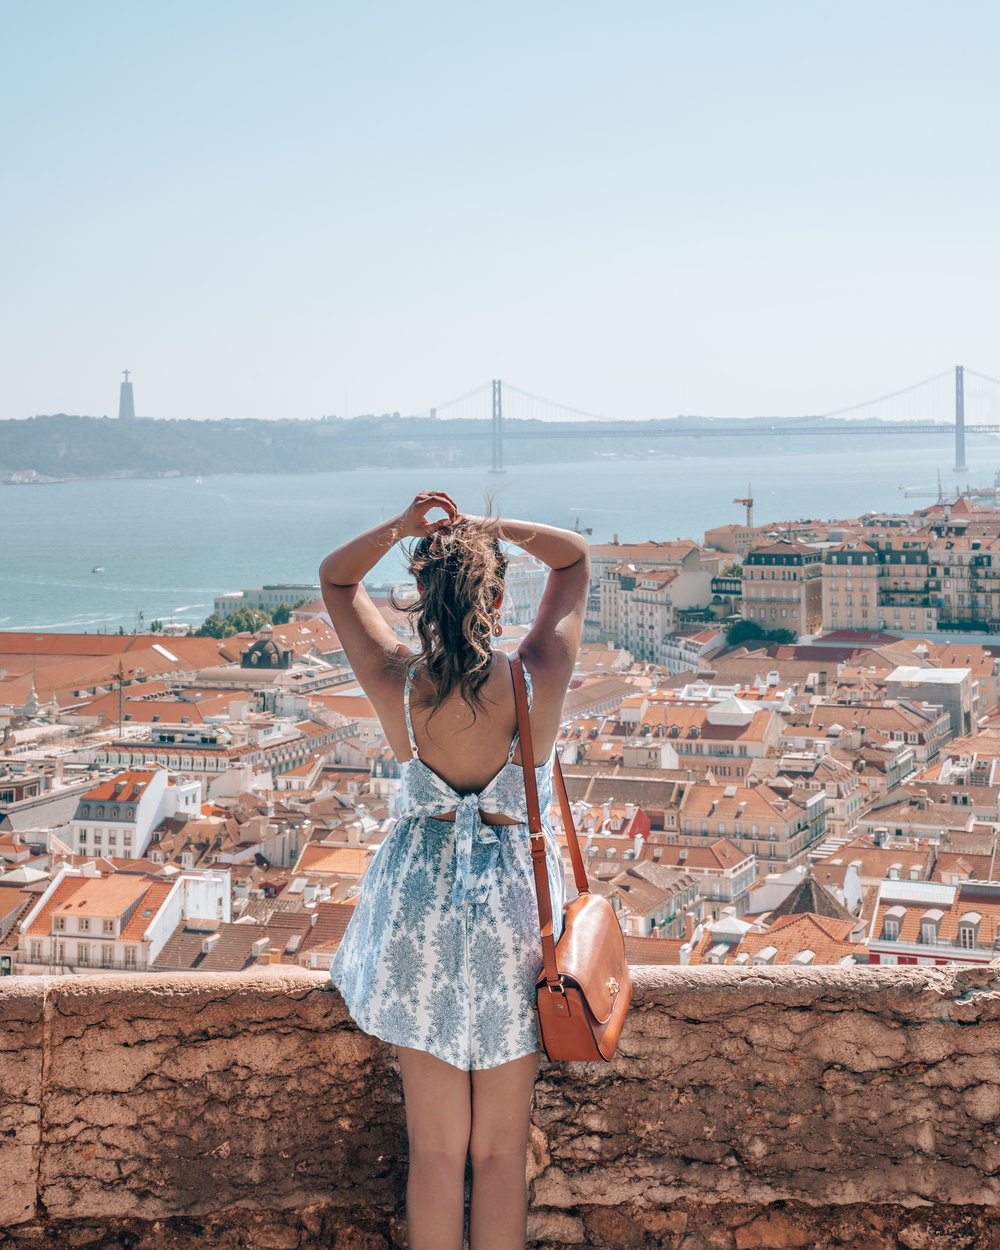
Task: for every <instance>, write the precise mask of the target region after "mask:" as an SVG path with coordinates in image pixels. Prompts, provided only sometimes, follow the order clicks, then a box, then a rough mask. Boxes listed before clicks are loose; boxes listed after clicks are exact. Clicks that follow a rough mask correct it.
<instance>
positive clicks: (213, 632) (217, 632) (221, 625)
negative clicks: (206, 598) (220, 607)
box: [194, 612, 236, 638]
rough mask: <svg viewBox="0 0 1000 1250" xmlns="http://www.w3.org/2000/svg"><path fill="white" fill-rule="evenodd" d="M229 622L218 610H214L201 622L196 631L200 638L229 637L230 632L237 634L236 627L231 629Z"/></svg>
mask: <svg viewBox="0 0 1000 1250" xmlns="http://www.w3.org/2000/svg"><path fill="white" fill-rule="evenodd" d="M228 626H229V622H228V621H224V620H223V619H222V617H221V616H220V615H219V614H218V612H213V613H212V615H211V616H206V617H205V619H204V621H202V623H201V628H200V629H196V630H195V631H194V632H195V634H196V635H197V636H198V637H199V638H228V637H229V635H230V634H235V633H236V630H235V629H229V628H228Z"/></svg>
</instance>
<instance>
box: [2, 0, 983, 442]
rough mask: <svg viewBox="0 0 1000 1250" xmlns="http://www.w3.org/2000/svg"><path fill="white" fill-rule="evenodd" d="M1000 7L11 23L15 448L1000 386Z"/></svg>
mask: <svg viewBox="0 0 1000 1250" xmlns="http://www.w3.org/2000/svg"><path fill="white" fill-rule="evenodd" d="M998 36H1000V5H997V4H996V3H995V0H984V2H975V0H973V2H961V0H960V2H959V3H954V4H943V3H941V2H940V0H935V2H934V3H921V2H919V0H861V2H859V0H838V3H817V2H814V0H794V2H792V3H779V2H776V0H753V2H751V0H740V2H738V3H727V2H714V0H687V2H685V3H672V2H671V0H655V2H652V3H630V2H629V0H623V2H622V3H618V4H611V3H608V2H607V0H604V3H601V4H596V3H591V2H589V0H531V2H530V3H523V2H522V0H507V2H506V3H504V4H487V3H485V2H484V0H456V2H455V3H451V4H442V3H436V2H435V0H421V3H413V2H412V0H408V2H406V3H390V2H380V0H369V2H367V3H362V2H361V0H355V2H354V3H350V4H348V3H340V2H338V0H290V2H289V3H278V0H267V2H266V3H261V2H258V0H170V3H169V4H155V5H154V4H145V3H136V0H130V2H129V3H124V2H120V3H119V2H113V0H5V3H3V5H2V6H0V83H2V86H0V93H2V97H0V98H2V102H3V108H2V120H0V128H2V135H3V148H2V160H3V170H4V191H3V194H2V196H0V231H2V238H3V243H4V262H3V297H2V303H0V307H2V313H0V342H2V347H0V352H2V355H3V364H2V374H0V376H2V378H3V386H2V392H0V417H24V416H30V415H32V414H34V413H49V412H60V411H63V412H72V413H90V414H98V415H99V414H102V413H109V414H112V415H114V414H115V413H116V412H117V395H118V383H119V381H120V371H121V370H122V369H123V368H125V367H126V366H127V367H128V368H130V369H132V370H133V371H134V376H133V381H134V383H135V395H136V408H137V410H138V412H139V414H140V415H145V416H155V417H198V418H202V417H212V416H234V417H306V418H312V417H317V416H320V415H322V414H324V413H337V414H340V415H348V416H349V415H354V414H355V413H359V412H382V411H386V410H397V409H398V410H401V411H403V412H416V411H419V410H421V409H425V408H427V407H428V406H430V405H432V404H441V403H443V402H444V401H445V400H447V399H449V398H451V397H452V396H455V395H459V394H461V393H462V392H464V391H468V390H470V389H472V388H474V387H477V386H479V385H480V384H481V383H484V382H489V380H490V379H491V378H493V377H501V378H503V379H504V380H506V381H508V382H510V383H514V384H516V385H518V386H520V387H523V388H525V389H526V390H529V391H534V392H536V393H539V394H542V395H545V396H550V397H552V398H554V399H557V400H560V401H563V402H565V403H568V404H573V405H576V406H579V407H581V408H586V409H588V410H592V411H595V412H599V413H607V414H609V415H616V416H635V417H648V416H673V415H676V414H677V413H678V412H689V413H705V414H715V415H722V416H750V415H753V414H756V413H779V414H786V415H794V414H797V413H800V412H817V411H826V410H830V409H834V408H838V407H841V406H843V405H847V404H851V403H853V402H855V401H857V400H863V399H866V398H868V397H869V396H873V395H877V394H879V393H881V392H885V391H889V390H893V389H895V388H896V387H899V386H904V385H906V384H907V383H910V382H914V381H917V380H918V379H920V378H923V377H926V376H928V375H930V374H934V373H937V372H938V371H939V370H942V369H947V368H948V367H949V366H951V365H954V364H956V363H964V364H966V365H968V366H971V367H973V368H975V369H978V370H981V371H982V372H984V373H989V374H993V375H994V376H998V375H1000V336H998V334H997V328H998V325H997V323H998V302H1000V281H998V279H1000V242H998V229H997V223H998V222H1000V195H998V190H1000V170H998V163H1000V142H998V121H1000V108H998V105H1000V74H998V73H997V70H996V53H997V48H998V46H1000V44H998Z"/></svg>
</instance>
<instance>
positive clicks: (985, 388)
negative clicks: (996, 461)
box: [412, 365, 1000, 472]
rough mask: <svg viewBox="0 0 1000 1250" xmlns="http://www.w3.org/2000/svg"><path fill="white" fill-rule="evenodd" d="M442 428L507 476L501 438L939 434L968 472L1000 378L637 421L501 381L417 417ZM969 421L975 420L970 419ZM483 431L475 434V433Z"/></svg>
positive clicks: (993, 428) (939, 378) (960, 371)
mask: <svg viewBox="0 0 1000 1250" xmlns="http://www.w3.org/2000/svg"><path fill="white" fill-rule="evenodd" d="M412 415H413V416H414V417H425V418H426V417H430V418H433V419H434V420H435V421H437V422H438V423H439V428H438V429H437V430H434V431H431V432H430V433H428V434H426V435H422V437H426V438H428V439H432V440H436V439H447V438H449V437H450V434H449V431H448V428H447V427H448V425H449V423H450V422H453V421H456V420H459V419H462V426H463V437H465V438H468V437H474V438H489V439H490V440H491V442H492V468H493V471H494V472H502V471H503V467H504V439H505V437H507V438H517V439H518V440H520V439H551V438H553V437H554V438H559V439H572V438H581V437H587V438H614V439H622V438H630V437H639V438H643V439H647V438H652V439H661V438H663V439H670V438H687V439H690V438H698V439H701V438H725V437H733V436H738V437H740V438H757V437H759V438H762V439H766V438H795V437H797V436H805V435H812V436H816V435H818V434H821V435H824V436H829V437H831V438H860V437H865V436H868V435H874V434H890V435H892V436H893V437H897V436H899V437H905V436H908V435H924V436H927V435H929V434H930V435H940V436H942V437H951V438H954V445H955V464H954V467H955V470H956V471H959V472H961V471H964V470H966V469H967V468H968V465H967V463H966V447H965V440H966V435H968V434H1000V379H998V378H993V377H990V376H989V375H988V374H985V373H978V372H976V371H975V370H973V369H969V368H966V367H965V366H963V365H956V366H955V367H954V369H946V370H944V371H943V372H941V373H937V374H935V375H934V376H933V377H930V378H924V379H923V380H922V381H920V382H914V383H913V384H912V385H910V386H904V387H902V388H901V389H900V390H896V391H892V392H891V393H889V394H887V395H879V396H877V397H876V398H875V399H869V400H864V401H862V402H861V403H855V404H851V405H849V406H848V407H846V408H838V409H835V410H834V411H832V412H822V413H810V414H807V415H802V416H799V417H754V418H743V419H739V420H732V419H728V420H727V419H724V418H719V417H704V416H700V417H675V418H669V419H655V418H654V419H649V420H642V421H637V420H634V419H629V418H621V417H619V418H616V417H613V416H608V415H601V414H599V413H594V412H586V411H584V410H583V409H580V408H574V407H571V406H569V405H566V404H560V403H557V402H555V401H553V400H549V399H544V398H543V397H542V396H540V395H534V394H532V393H531V392H530V391H525V390H522V389H521V388H519V387H517V386H512V385H511V384H509V383H503V382H501V381H499V380H497V379H494V380H493V381H491V382H488V383H485V384H484V385H483V386H480V387H477V388H476V389H475V390H473V391H468V392H466V393H465V394H464V395H459V396H457V397H456V398H455V399H450V400H448V401H447V402H446V403H443V404H438V405H436V406H435V407H432V408H426V409H424V410H423V411H421V412H417V413H413V414H412ZM967 416H971V417H972V418H973V419H972V420H968V419H967ZM477 427H478V428H477Z"/></svg>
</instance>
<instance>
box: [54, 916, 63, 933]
mask: <svg viewBox="0 0 1000 1250" xmlns="http://www.w3.org/2000/svg"><path fill="white" fill-rule="evenodd" d="M52 928H53V929H54V930H55V931H56V933H63V932H64V931H65V929H66V917H65V916H53V917H52Z"/></svg>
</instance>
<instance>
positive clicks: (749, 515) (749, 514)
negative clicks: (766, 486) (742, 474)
mask: <svg viewBox="0 0 1000 1250" xmlns="http://www.w3.org/2000/svg"><path fill="white" fill-rule="evenodd" d="M733 503H741V504H742V505H743V507H744V508H746V510H747V529H748V530H752V529H753V487H752V486H751V485H750V483H749V482H747V497H746V499H734V500H733Z"/></svg>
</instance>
